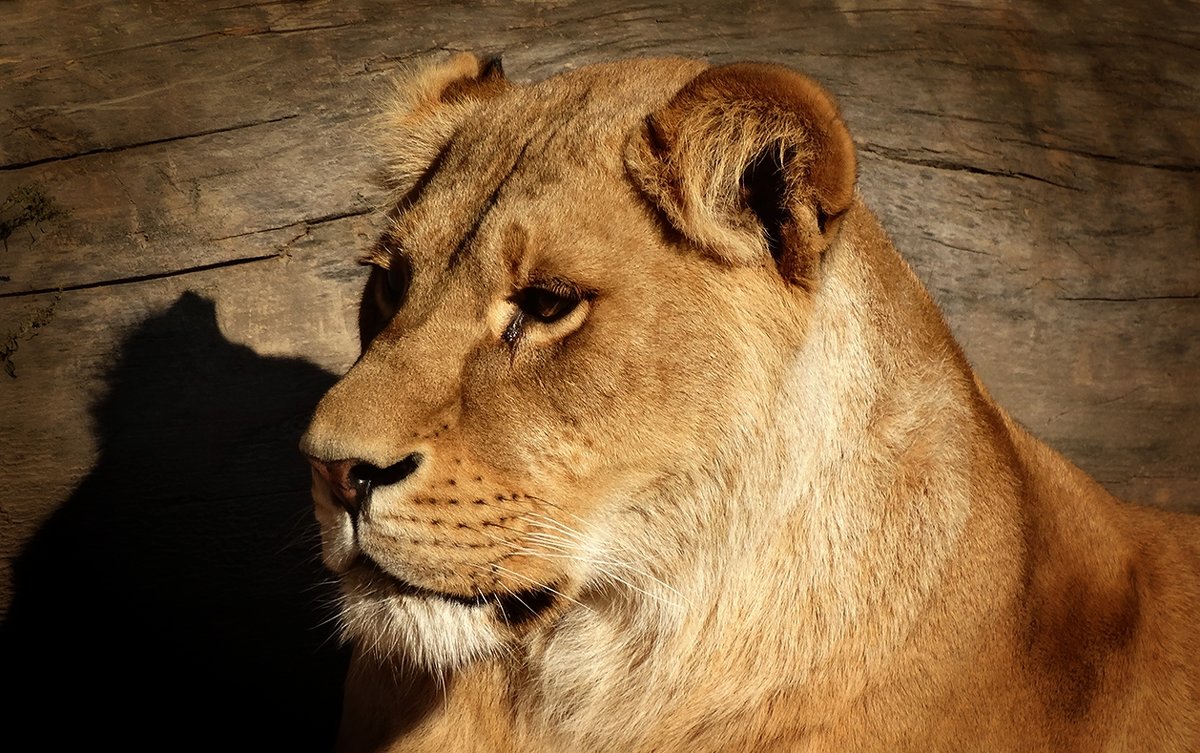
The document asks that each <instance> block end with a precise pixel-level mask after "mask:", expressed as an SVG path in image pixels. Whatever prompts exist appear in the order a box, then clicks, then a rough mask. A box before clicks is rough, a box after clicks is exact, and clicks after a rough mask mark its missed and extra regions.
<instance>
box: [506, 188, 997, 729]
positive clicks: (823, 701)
mask: <svg viewBox="0 0 1200 753" xmlns="http://www.w3.org/2000/svg"><path fill="white" fill-rule="evenodd" d="M823 275H824V277H823V280H822V284H821V285H820V287H819V289H817V290H816V291H815V292H814V294H813V298H812V311H811V315H810V317H809V324H808V327H809V334H808V336H807V337H806V339H805V340H804V344H803V345H802V347H801V348H800V350H799V351H798V352H797V353H796V354H795V356H794V358H792V359H791V361H790V364H789V366H788V369H787V372H786V373H785V374H784V377H783V379H782V385H783V386H782V388H781V389H780V390H779V392H778V393H777V394H776V395H775V396H774V397H773V399H772V400H770V401H768V402H766V403H764V404H763V405H762V406H761V408H762V409H761V410H760V411H759V415H757V416H756V417H755V420H752V421H748V422H747V426H746V427H745V428H744V430H742V431H740V432H739V433H738V434H736V435H734V436H731V437H729V438H728V441H727V442H725V444H724V446H723V447H722V449H721V451H720V452H719V453H718V458H717V461H716V463H714V464H712V465H710V466H708V467H707V469H706V471H703V472H701V473H698V474H696V475H695V476H693V477H689V478H688V479H686V482H684V481H681V480H679V479H674V480H673V481H672V483H670V484H664V485H663V486H662V488H660V489H659V490H657V494H656V498H654V499H648V500H645V501H644V503H643V504H642V507H643V509H645V510H649V511H650V513H649V514H650V515H652V516H655V517H656V518H657V520H656V521H655V522H656V525H653V526H644V527H642V528H643V531H642V532H641V533H639V532H635V531H632V530H631V531H629V532H628V535H629V536H630V537H631V540H633V541H635V542H636V543H635V544H634V545H631V546H630V547H629V548H630V549H632V550H640V551H642V552H655V553H656V557H655V560H656V561H657V560H660V559H665V560H669V561H670V562H671V566H670V567H665V568H660V569H657V570H655V572H654V573H653V574H652V575H653V576H654V577H653V578H647V579H644V580H639V579H638V577H637V575H636V574H635V573H633V572H629V573H626V579H627V580H628V581H629V582H630V583H631V584H632V585H634V586H636V588H633V589H623V590H619V591H618V592H614V591H611V590H606V591H601V592H598V593H596V594H591V595H590V596H585V597H584V598H583V599H582V601H584V603H585V604H584V605H585V607H586V608H581V609H577V610H575V611H574V612H572V613H571V614H569V615H567V616H566V617H565V618H564V619H563V620H561V621H560V622H559V623H558V624H557V625H555V626H554V627H553V628H552V629H551V630H550V631H549V632H548V633H546V634H544V635H541V636H539V637H538V638H537V639H536V640H534V641H533V642H532V643H531V645H530V647H529V650H528V654H527V656H526V657H525V659H524V665H523V669H522V670H521V671H520V675H521V677H522V680H521V682H520V683H519V685H520V686H521V687H522V691H521V693H519V694H518V697H520V698H521V699H522V700H521V705H522V706H523V711H524V714H523V715H524V716H525V718H527V719H529V720H530V721H531V724H532V726H533V727H534V728H536V729H541V730H549V729H555V728H557V729H558V730H560V731H561V730H565V729H570V730H571V733H570V734H569V735H567V737H569V738H571V741H570V742H571V745H573V746H575V747H574V748H573V749H581V750H587V749H590V745H592V744H595V745H597V746H600V747H603V746H604V745H607V746H609V747H610V748H611V745H612V742H613V741H614V740H629V741H630V748H629V749H630V750H636V749H640V748H639V747H638V746H643V745H644V746H647V749H655V750H658V749H660V748H655V747H654V745H653V744H650V743H648V742H647V741H651V740H661V741H663V745H664V747H663V748H661V749H664V750H669V749H671V747H670V746H669V745H666V741H669V740H681V739H689V736H690V737H692V738H693V739H696V738H695V736H696V735H699V734H701V732H700V731H701V730H710V731H712V730H715V731H712V732H711V734H714V735H718V736H721V735H728V734H731V733H730V732H729V731H730V730H737V729H745V728H746V727H747V720H746V719H744V718H743V717H742V716H741V714H742V711H741V710H746V712H745V713H753V714H757V715H758V716H761V714H762V711H761V709H763V708H765V707H770V706H771V702H772V701H776V702H777V701H778V700H779V699H780V698H788V699H789V701H788V703H787V704H785V705H786V706H787V707H788V708H789V709H791V711H790V712H789V713H794V712H795V710H796V709H807V712H806V713H807V715H804V714H800V715H798V717H797V719H796V720H795V723H805V724H819V723H823V722H829V721H830V719H831V718H832V717H833V716H835V715H836V714H837V713H838V709H840V708H842V707H844V706H847V705H849V704H851V703H853V702H854V700H855V699H856V698H858V697H860V696H861V695H862V693H864V692H865V691H866V689H867V688H868V687H869V686H870V685H871V684H872V682H873V681H874V680H875V679H876V678H877V676H878V674H879V673H880V672H882V670H883V668H884V667H885V666H887V665H888V661H889V657H890V656H891V655H892V654H893V653H894V652H896V651H898V650H900V648H901V647H902V645H903V644H904V643H905V641H906V640H908V639H909V637H910V636H911V634H912V632H913V630H914V626H915V625H916V624H917V622H918V620H919V618H920V616H921V614H922V612H923V610H925V609H926V608H927V606H928V602H929V600H930V598H931V596H930V595H931V593H932V591H933V588H934V586H935V585H936V584H937V583H938V582H939V579H940V577H941V576H942V573H943V571H944V570H945V569H946V567H947V563H949V562H950V561H951V560H952V558H954V557H955V555H956V550H957V548H958V542H959V539H960V536H961V533H962V529H963V527H964V524H965V520H966V519H967V516H968V500H967V498H966V493H965V492H964V491H963V490H964V489H967V488H969V484H968V483H966V482H965V478H964V477H965V475H966V473H967V470H968V468H969V466H970V462H969V460H968V456H969V455H970V453H971V452H972V451H973V448H972V446H971V444H972V441H973V439H972V437H974V436H975V435H974V433H973V432H972V431H970V430H969V427H970V426H971V425H973V423H975V422H977V418H976V417H975V416H973V415H971V414H970V410H971V409H970V406H972V405H975V404H977V403H978V402H979V395H978V392H977V388H976V386H975V382H974V379H973V375H972V373H971V370H970V368H969V366H968V365H967V364H966V362H965V360H964V359H963V358H962V356H961V353H960V351H959V350H958V348H957V346H956V345H955V344H954V342H953V340H952V338H951V336H950V333H949V331H948V330H947V328H946V326H945V324H944V322H943V320H942V319H941V316H940V314H939V313H938V312H937V310H936V308H935V307H934V305H933V303H932V302H931V301H930V300H929V298H928V296H927V295H926V294H925V292H924V289H923V288H922V287H921V285H920V283H919V282H918V281H917V279H916V278H915V276H914V275H913V274H912V272H911V270H910V269H909V268H908V266H907V265H906V264H905V263H904V262H903V261H902V260H901V258H900V257H899V255H898V254H897V253H896V252H895V250H894V249H893V248H892V246H891V244H890V241H888V240H887V238H886V237H885V236H884V235H883V232H882V230H881V229H880V228H879V227H878V224H877V222H876V221H875V220H874V218H873V217H872V216H870V214H869V212H867V211H866V210H865V209H864V208H862V207H861V205H859V206H858V207H857V208H856V209H855V210H853V211H852V212H851V213H850V217H849V218H848V220H847V226H846V228H845V229H844V231H843V238H842V239H841V240H840V241H839V243H838V244H837V245H836V246H835V247H834V248H833V249H831V250H830V252H829V254H828V257H827V258H826V260H825V264H824V268H823ZM964 395H966V396H967V397H965V398H964ZM680 511H686V517H684V516H683V513H682V512H680ZM673 515H674V516H677V517H674V518H673V517H672V516H673ZM663 524H665V525H663ZM645 530H654V531H657V533H656V534H655V535H653V536H649V535H647V534H646V533H645ZM664 530H668V531H670V533H667V534H663V533H662V532H663V531H664ZM659 553H670V556H663V555H661V554H659ZM647 575H649V574H647ZM764 582H770V583H772V587H771V588H769V589H765V588H764V587H763V585H762V584H763V583H764ZM531 699H532V700H531ZM649 699H653V701H651V700H649ZM750 710H756V711H750ZM750 726H751V727H753V724H751V725H750ZM721 730H725V731H724V732H722V731H721ZM747 734H749V733H747ZM722 739H724V738H722ZM634 741H639V742H638V743H637V744H636V745H635V744H634ZM726 742H727V741H726ZM602 743H603V745H602Z"/></svg>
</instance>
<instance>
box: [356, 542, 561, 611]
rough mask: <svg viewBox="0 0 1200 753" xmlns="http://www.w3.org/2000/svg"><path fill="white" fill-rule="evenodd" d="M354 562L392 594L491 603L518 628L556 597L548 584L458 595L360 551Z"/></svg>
mask: <svg viewBox="0 0 1200 753" xmlns="http://www.w3.org/2000/svg"><path fill="white" fill-rule="evenodd" d="M355 564H356V565H357V569H358V570H360V571H362V572H364V574H365V575H366V576H367V578H368V580H369V582H372V583H375V584H381V585H386V586H387V587H388V588H389V589H390V590H391V591H392V592H393V593H396V594H398V595H401V596H413V597H417V598H425V599H440V600H442V601H447V602H450V603H452V604H461V605H463V606H467V607H477V608H483V607H487V606H494V607H496V609H497V611H498V612H499V616H500V618H501V619H502V620H503V621H504V622H505V623H506V624H507V625H509V626H510V627H518V626H520V625H523V624H525V623H527V622H530V621H532V620H534V619H536V618H537V617H539V616H541V615H543V614H545V613H546V612H547V611H549V610H550V608H551V607H552V606H554V604H555V602H556V600H557V596H558V592H557V591H556V590H555V588H554V587H553V586H552V585H547V586H536V587H534V588H528V589H524V590H522V591H512V592H504V593H499V592H496V593H487V592H481V593H478V594H474V595H472V596H462V595H460V594H453V593H448V592H445V591H437V590H434V589H431V588H425V587H423V586H418V585H416V584H415V583H410V582H409V581H407V580H404V579H403V578H398V577H396V576H395V575H392V574H391V573H389V572H388V571H386V570H384V569H383V568H382V567H380V566H379V563H377V562H375V560H373V559H371V558H370V557H369V556H367V555H365V554H361V553H360V555H359V558H358V561H357V562H356V563H355Z"/></svg>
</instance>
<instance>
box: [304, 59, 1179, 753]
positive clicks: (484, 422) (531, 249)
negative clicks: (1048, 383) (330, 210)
mask: <svg viewBox="0 0 1200 753" xmlns="http://www.w3.org/2000/svg"><path fill="white" fill-rule="evenodd" d="M397 91H398V94H397V99H396V102H395V103H394V104H393V105H391V106H389V108H388V109H387V110H386V112H385V114H384V116H383V117H382V118H381V120H380V126H379V128H378V129H377V130H378V132H379V138H380V139H381V140H382V147H381V154H382V158H383V162H384V170H385V173H386V175H387V178H386V183H387V185H388V186H389V187H390V188H391V190H392V191H393V194H392V196H393V202H394V204H393V205H392V207H391V208H390V211H389V214H388V217H389V219H388V227H387V229H386V230H385V233H384V238H383V239H381V242H380V243H379V244H378V245H377V246H376V248H374V249H373V250H372V251H370V252H369V253H368V259H367V260H368V262H370V263H371V264H373V265H375V266H376V267H377V269H376V271H375V272H373V273H372V276H371V281H370V282H369V283H368V289H367V292H366V294H365V296H364V302H363V314H362V322H363V326H364V341H365V350H364V353H363V356H362V358H361V359H360V360H359V361H358V363H356V364H355V366H354V367H353V368H352V369H351V370H350V372H349V373H348V374H347V375H346V376H345V377H344V378H343V379H342V381H341V382H339V383H338V384H337V385H336V386H335V387H334V388H333V389H332V390H331V391H330V393H329V394H328V395H327V396H326V397H325V398H324V399H323V401H322V402H321V404H320V406H319V407H318V408H317V410H316V413H315V416H314V418H313V422H312V425H311V427H310V429H309V432H308V434H307V435H306V437H305V440H304V443H303V449H304V451H305V452H306V453H308V454H309V455H310V456H313V457H315V458H318V459H320V460H324V461H334V460H341V459H347V458H354V459H357V460H360V461H363V462H368V463H371V464H374V465H377V466H379V467H387V466H389V465H391V464H393V463H396V462H397V461H399V460H400V459H402V458H404V457H406V456H408V455H409V454H410V453H414V452H419V453H421V455H422V457H423V461H422V463H421V465H420V466H419V469H418V470H417V471H416V473H414V474H413V475H412V476H410V477H408V478H406V479H404V480H403V481H402V482H399V483H396V484H393V485H391V486H385V487H382V488H379V489H377V490H376V491H375V493H374V494H373V496H372V498H371V500H370V503H369V505H368V507H367V508H366V509H365V510H364V511H363V513H362V514H361V515H360V516H359V520H358V522H357V532H356V531H355V529H354V526H352V525H351V522H350V518H349V516H348V515H347V513H346V512H345V510H344V509H342V508H341V507H340V506H339V505H338V504H337V502H336V500H334V499H333V498H332V496H331V495H330V492H329V488H328V486H327V485H325V484H324V482H323V481H322V480H321V478H320V476H319V475H317V476H315V482H314V498H315V500H316V506H317V517H318V519H319V520H320V521H321V525H322V532H323V539H324V550H323V551H324V556H325V560H326V563H327V564H328V566H329V567H330V569H331V570H333V571H334V572H335V573H338V574H339V575H340V576H341V580H342V585H343V594H344V604H345V608H344V614H343V619H344V624H345V629H346V634H347V636H348V637H349V638H350V640H351V641H352V642H353V643H354V645H355V647H356V651H355V661H354V666H353V668H352V672H351V676H350V679H349V681H348V686H347V701H346V720H345V722H344V724H343V732H342V742H341V747H342V749H343V750H347V751H349V750H369V749H386V750H392V751H406V752H414V753H415V752H424V751H429V752H430V753H432V752H433V751H451V750H452V751H480V752H482V751H510V750H511V751H529V752H531V753H552V752H556V751H580V752H582V753H589V752H594V753H600V752H601V751H622V752H628V753H650V752H651V751H654V752H655V753H675V752H678V753H684V752H685V751H686V752H687V753H699V752H704V751H712V752H716V751H727V752H733V751H739V752H740V751H757V752H760V753H772V752H779V753H782V752H783V751H901V750H911V751H962V750H987V751H1050V750H1054V751H1060V750H1067V751H1120V750H1130V751H1132V750H1137V751H1147V750H1171V751H1187V750H1197V749H1200V638H1198V635H1197V633H1198V629H1197V618H1196V615H1197V614H1200V577H1198V575H1197V563H1198V562H1200V526H1197V524H1196V522H1195V521H1194V520H1192V519H1190V518H1186V517H1184V516H1170V515H1167V514H1165V513H1157V512H1153V511H1150V510H1148V509H1143V508H1138V507H1134V506H1131V505H1125V504H1123V503H1120V502H1118V501H1117V500H1115V499H1113V498H1112V497H1111V496H1110V495H1108V494H1107V493H1106V492H1105V491H1104V490H1103V489H1102V488H1100V487H1099V486H1098V485H1097V484H1096V483H1095V482H1094V481H1092V480H1091V479H1089V478H1088V477H1087V476H1085V475H1084V474H1083V473H1082V472H1081V471H1079V470H1078V469H1077V468H1075V467H1074V466H1072V465H1071V464H1070V463H1068V462H1067V461H1066V460H1065V459H1063V458H1062V457H1061V456H1059V455H1057V454H1056V453H1054V452H1053V451H1052V450H1050V449H1048V448H1047V447H1045V446H1044V445H1042V444H1041V443H1040V442H1038V441H1037V440H1036V439H1034V438H1032V437H1031V436H1030V435H1029V434H1028V433H1027V432H1026V431H1024V430H1023V429H1022V428H1021V427H1019V426H1017V425H1016V424H1015V423H1014V422H1013V421H1012V420H1011V419H1010V418H1009V417H1008V415H1007V414H1006V413H1005V412H1004V411H1003V410H1002V409H1001V408H999V407H998V406H997V405H996V404H995V403H994V402H993V401H992V400H991V398H990V397H989V396H988V394H987V392H986V391H985V390H984V388H983V387H982V386H981V385H980V384H979V382H978V380H977V379H976V378H975V376H974V374H973V372H972V370H971V368H970V366H969V364H968V363H967V362H966V360H965V358H964V357H963V354H962V353H961V351H960V349H959V348H958V346H957V345H956V344H955V342H954V340H953V338H952V337H951V335H950V333H949V331H948V329H947V327H946V325H945V323H944V322H943V320H942V317H941V316H940V314H939V312H938V311H937V309H936V307H935V306H934V304H933V303H932V301H931V300H930V298H929V296H928V295H927V294H926V293H925V291H924V289H923V288H922V286H921V284H920V283H919V282H918V280H917V279H916V277H915V276H914V275H913V274H912V272H911V270H910V269H909V267H908V266H907V265H906V264H905V263H904V261H903V260H902V259H901V257H900V256H899V255H898V254H897V252H896V251H895V250H894V249H893V247H892V245H891V243H890V241H889V240H888V238H887V237H886V235H885V234H884V232H883V231H882V229H881V228H880V226H879V224H878V222H877V221H876V219H875V218H874V217H873V215H872V214H871V213H870V211H869V210H868V209H867V208H866V207H865V206H864V204H863V202H862V201H861V199H860V198H859V197H858V195H857V193H856V192H855V189H854V185H855V178H856V174H855V173H856V167H855V160H854V152H853V143H852V142H851V140H850V138H849V135H848V133H847V131H846V129H845V126H844V125H843V123H842V121H841V119H840V118H839V116H838V114H837V110H836V108H835V107H834V105H833V103H832V100H831V99H830V98H829V96H828V95H827V94H825V93H824V92H823V91H822V90H821V88H820V87H819V86H817V85H816V84H815V83H814V82H812V81H811V80H810V79H807V78H804V77H802V76H800V75H799V74H796V73H794V72H791V71H788V70H787V69H784V68H781V67H777V66H761V65H742V66H728V67H720V68H710V67H707V66H705V65H704V64H702V63H698V62H695V61H686V60H634V61H625V62H620V63H613V64H607V65H602V66H592V67H587V68H583V69H580V70H578V71H575V72H572V73H569V74H565V75H563V76H560V77H556V78H553V79H549V80H547V81H544V82H540V83H537V84H532V85H527V86H517V85H514V84H512V83H510V82H508V81H507V80H506V79H504V78H503V76H502V75H501V74H500V73H499V72H498V70H497V69H495V68H485V67H484V66H483V65H482V64H481V63H480V62H479V61H478V60H476V59H475V58H474V57H471V56H467V55H464V56H457V57H454V58H452V59H451V60H449V61H448V62H444V63H440V64H435V65H432V66H428V67H425V68H422V69H418V70H415V71H413V72H412V74H411V75H410V76H409V77H408V78H406V79H405V80H404V81H403V82H402V83H401V84H400V85H399V86H398V87H397ZM401 258H403V259H404V260H406V263H410V264H411V267H412V270H413V274H412V281H411V288H409V289H408V290H407V291H404V292H402V293H398V292H397V291H394V290H391V291H389V289H388V288H387V284H386V282H385V279H386V274H385V273H384V272H383V270H384V269H385V268H387V267H388V266H390V265H393V264H397V263H400V260H401ZM547 280H552V281H553V280H559V281H564V280H565V281H566V282H567V283H569V284H570V285H572V286H577V288H578V290H580V291H583V292H584V293H586V294H585V295H584V294H581V301H580V304H579V307H578V308H577V309H576V310H574V311H573V312H572V314H571V315H570V316H566V317H564V318H563V319H561V320H560V321H556V322H553V323H548V324H541V323H538V322H534V321H529V320H528V319H527V318H526V319H521V318H520V317H521V316H522V314H521V312H520V310H519V307H518V306H517V305H516V304H515V303H514V300H518V296H517V294H518V293H519V292H520V291H521V290H522V289H523V288H524V287H526V286H529V285H538V284H552V283H547V282H546V281H547ZM553 284H557V283H553ZM364 561H370V562H373V563H375V566H376V567H377V569H376V570H372V569H371V568H369V567H365V566H364V564H363V563H364ZM381 573H387V574H388V575H387V576H384V575H381ZM389 576H394V577H396V578H400V579H402V580H403V581H405V582H407V583H409V584H412V585H413V586H415V587H417V588H419V589H422V592H421V593H422V594H423V595H414V594H405V595H399V594H398V593H397V592H396V591H395V590H394V588H395V587H394V586H393V585H391V583H392V582H391V581H390V579H389ZM434 592H436V593H439V594H443V595H445V596H437V595H433V593H434ZM530 592H538V593H541V594H543V595H546V596H547V598H546V602H545V603H544V604H541V605H539V608H538V609H531V610H530V611H531V615H530V617H529V619H522V620H519V621H515V622H514V621H510V620H507V619H506V617H505V614H506V613H505V610H503V609H501V608H500V607H499V606H498V604H500V603H501V601H502V600H503V599H505V598H506V597H509V596H511V595H512V594H518V595H519V594H522V593H530ZM474 596H479V597H480V599H479V603H478V604H467V603H462V601H463V600H464V599H469V598H471V597H474ZM509 605H510V606H512V602H511V601H510V602H509ZM534 612H535V613H536V614H532V613H534ZM398 667H399V668H400V669H398ZM422 668H423V669H422ZM431 676H432V677H436V679H437V682H436V683H433V684H428V683H425V684H423V681H422V680H421V678H422V677H426V678H427V677H431Z"/></svg>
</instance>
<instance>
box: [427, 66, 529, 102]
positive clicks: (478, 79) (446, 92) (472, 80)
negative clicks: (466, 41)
mask: <svg viewBox="0 0 1200 753" xmlns="http://www.w3.org/2000/svg"><path fill="white" fill-rule="evenodd" d="M477 64H478V66H479V67H478V69H477V72H476V74H475V75H474V76H467V77H464V78H460V79H457V80H455V81H452V82H450V83H449V84H447V86H446V88H445V89H443V90H442V95H441V101H442V102H444V103H446V104H455V103H458V102H464V101H467V100H472V99H475V100H483V99H489V98H491V97H494V96H495V95H497V94H500V93H502V92H504V90H506V89H508V88H509V87H510V86H512V84H511V83H509V81H508V79H507V78H505V77H504V65H503V64H502V63H501V62H500V56H499V55H494V56H491V57H488V58H486V59H484V60H478V61H477Z"/></svg>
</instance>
